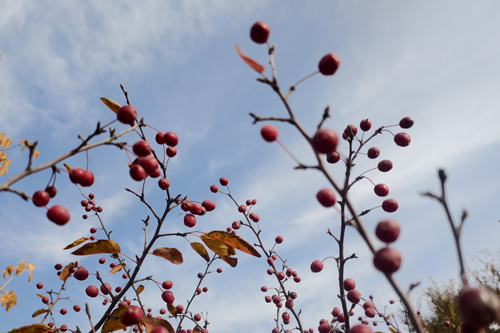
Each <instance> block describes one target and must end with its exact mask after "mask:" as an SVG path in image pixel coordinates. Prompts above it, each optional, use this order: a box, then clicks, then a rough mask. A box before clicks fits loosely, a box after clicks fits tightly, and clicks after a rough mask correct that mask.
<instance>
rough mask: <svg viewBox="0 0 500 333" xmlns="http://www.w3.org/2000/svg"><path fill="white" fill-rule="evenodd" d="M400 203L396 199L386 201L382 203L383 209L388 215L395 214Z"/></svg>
mask: <svg viewBox="0 0 500 333" xmlns="http://www.w3.org/2000/svg"><path fill="white" fill-rule="evenodd" d="M398 207H399V205H398V202H397V201H396V200H394V199H386V200H384V202H382V209H383V210H384V211H385V212H387V213H394V212H395V211H397V210H398Z"/></svg>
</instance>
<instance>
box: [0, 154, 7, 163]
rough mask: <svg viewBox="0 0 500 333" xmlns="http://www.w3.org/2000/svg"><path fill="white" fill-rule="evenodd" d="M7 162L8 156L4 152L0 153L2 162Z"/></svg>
mask: <svg viewBox="0 0 500 333" xmlns="http://www.w3.org/2000/svg"><path fill="white" fill-rule="evenodd" d="M6 160H7V154H6V153H5V152H3V151H0V162H2V163H3V162H5V161H6Z"/></svg>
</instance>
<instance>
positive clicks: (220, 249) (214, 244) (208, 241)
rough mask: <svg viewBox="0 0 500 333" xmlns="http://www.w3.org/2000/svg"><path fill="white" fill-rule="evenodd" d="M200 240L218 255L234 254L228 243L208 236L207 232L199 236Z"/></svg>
mask: <svg viewBox="0 0 500 333" xmlns="http://www.w3.org/2000/svg"><path fill="white" fill-rule="evenodd" d="M200 237H201V240H202V241H203V242H204V243H205V245H207V246H208V248H209V249H210V250H212V251H214V252H215V253H216V254H217V255H218V256H219V257H221V258H223V257H228V256H230V255H231V254H234V249H233V248H232V247H230V246H229V245H227V244H225V243H223V242H221V241H220V240H217V239H215V238H213V237H210V236H209V235H208V234H203V235H201V236H200Z"/></svg>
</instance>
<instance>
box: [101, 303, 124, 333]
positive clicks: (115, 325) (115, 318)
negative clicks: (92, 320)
mask: <svg viewBox="0 0 500 333" xmlns="http://www.w3.org/2000/svg"><path fill="white" fill-rule="evenodd" d="M128 307H129V306H128V305H126V306H120V307H118V308H116V309H114V310H113V312H111V314H110V315H109V317H108V320H106V322H105V323H104V325H102V329H101V332H102V333H108V332H113V331H118V330H121V329H124V328H127V326H125V325H123V324H122V322H121V320H120V317H121V316H122V315H123V314H124V313H125V311H126V310H127V308H128Z"/></svg>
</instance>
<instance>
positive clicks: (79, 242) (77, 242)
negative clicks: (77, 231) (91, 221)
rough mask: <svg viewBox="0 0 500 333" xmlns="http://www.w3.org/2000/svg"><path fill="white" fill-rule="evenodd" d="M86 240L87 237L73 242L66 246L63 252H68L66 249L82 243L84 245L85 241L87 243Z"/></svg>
mask: <svg viewBox="0 0 500 333" xmlns="http://www.w3.org/2000/svg"><path fill="white" fill-rule="evenodd" d="M87 240H88V238H87V237H81V238H78V239H77V240H76V241H74V242H73V243H71V244H69V245H67V246H66V247H65V248H64V249H63V250H68V249H71V248H72V247H75V246H78V245H80V244H82V243H84V242H85V241H87Z"/></svg>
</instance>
